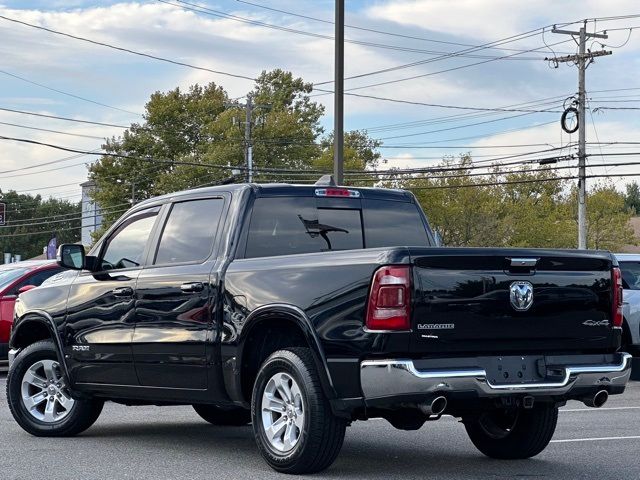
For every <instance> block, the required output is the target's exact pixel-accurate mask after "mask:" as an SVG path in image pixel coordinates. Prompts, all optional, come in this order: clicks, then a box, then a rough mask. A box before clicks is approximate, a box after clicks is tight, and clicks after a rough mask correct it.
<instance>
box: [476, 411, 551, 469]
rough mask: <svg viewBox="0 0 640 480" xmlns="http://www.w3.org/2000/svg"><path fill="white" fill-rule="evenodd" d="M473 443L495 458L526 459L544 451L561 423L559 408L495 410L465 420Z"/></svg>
mask: <svg viewBox="0 0 640 480" xmlns="http://www.w3.org/2000/svg"><path fill="white" fill-rule="evenodd" d="M463 421H464V426H465V428H466V430H467V434H468V435H469V438H470V439H471V442H473V444H474V445H475V446H476V448H477V449H478V450H480V451H481V452H482V453H484V454H485V455H487V456H488V457H492V458H500V459H522V458H530V457H533V456H535V455H538V454H539V453H540V452H542V451H543V450H544V449H545V448H546V447H547V445H548V444H549V442H550V441H551V438H552V437H553V434H554V432H555V430H556V424H557V422H558V409H557V408H556V407H555V405H550V404H538V405H536V406H534V407H533V408H531V409H510V410H492V411H490V412H483V413H481V414H480V415H477V416H474V417H469V418H465V419H463Z"/></svg>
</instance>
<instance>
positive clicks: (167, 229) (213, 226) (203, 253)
mask: <svg viewBox="0 0 640 480" xmlns="http://www.w3.org/2000/svg"><path fill="white" fill-rule="evenodd" d="M223 207H224V199H222V198H206V199H201V200H189V201H186V202H178V203H175V204H174V205H173V206H172V207H171V213H169V218H168V219H167V222H166V224H165V226H164V229H163V231H162V236H161V237H160V244H159V246H158V252H157V254H156V258H155V262H154V264H155V265H166V264H175V263H188V262H202V261H204V260H206V259H207V258H208V257H209V254H210V253H211V249H212V248H213V242H214V240H215V236H216V233H217V231H218V224H219V223H220V217H221V216H222V208H223Z"/></svg>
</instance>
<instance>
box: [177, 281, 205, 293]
mask: <svg viewBox="0 0 640 480" xmlns="http://www.w3.org/2000/svg"><path fill="white" fill-rule="evenodd" d="M180 290H182V291H183V292H184V293H194V292H201V291H203V290H204V284H203V283H202V282H191V283H183V284H182V285H180Z"/></svg>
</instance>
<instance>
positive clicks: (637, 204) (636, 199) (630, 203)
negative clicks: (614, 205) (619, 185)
mask: <svg viewBox="0 0 640 480" xmlns="http://www.w3.org/2000/svg"><path fill="white" fill-rule="evenodd" d="M624 204H625V205H626V206H627V208H631V209H633V212H634V213H635V214H636V215H638V214H639V213H640V186H638V182H636V181H635V180H634V181H633V182H631V183H628V184H627V194H626V195H625V197H624Z"/></svg>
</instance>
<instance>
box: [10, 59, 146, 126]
mask: <svg viewBox="0 0 640 480" xmlns="http://www.w3.org/2000/svg"><path fill="white" fill-rule="evenodd" d="M0 73H2V74H4V75H8V76H9V77H13V78H16V79H18V80H21V81H23V82H27V83H30V84H32V85H36V86H38V87H42V88H46V89H47V90H51V91H52V92H56V93H60V94H62V95H66V96H68V97H72V98H76V99H78V100H82V101H85V102H89V103H93V104H94V105H100V106H101V107H106V108H111V109H113V110H118V111H120V112H124V113H130V114H132V115H137V116H139V117H141V116H142V114H141V113H136V112H132V111H130V110H125V109H123V108H119V107H114V106H113V105H108V104H106V103H101V102H97V101H95V100H91V99H90V98H85V97H81V96H79V95H76V94H74V93H69V92H65V91H63V90H58V89H57V88H53V87H50V86H48V85H44V84H42V83H38V82H34V81H33V80H29V79H28V78H24V77H21V76H20V75H16V74H14V73H9V72H7V71H5V70H0Z"/></svg>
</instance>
